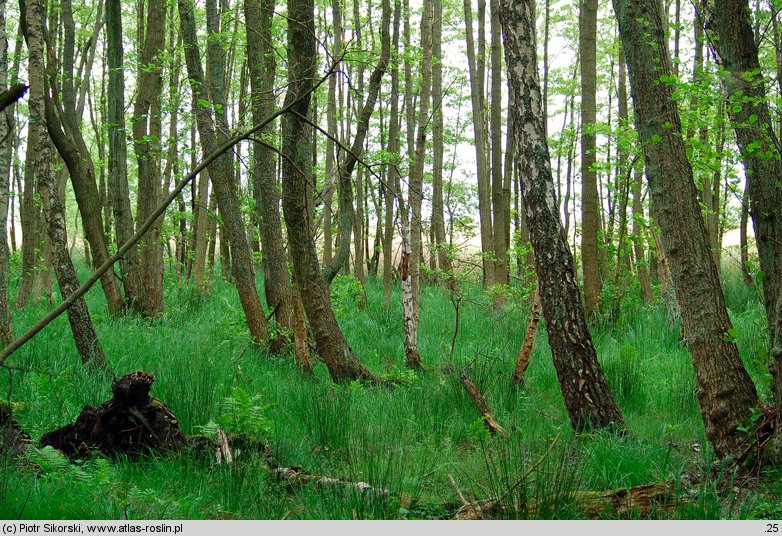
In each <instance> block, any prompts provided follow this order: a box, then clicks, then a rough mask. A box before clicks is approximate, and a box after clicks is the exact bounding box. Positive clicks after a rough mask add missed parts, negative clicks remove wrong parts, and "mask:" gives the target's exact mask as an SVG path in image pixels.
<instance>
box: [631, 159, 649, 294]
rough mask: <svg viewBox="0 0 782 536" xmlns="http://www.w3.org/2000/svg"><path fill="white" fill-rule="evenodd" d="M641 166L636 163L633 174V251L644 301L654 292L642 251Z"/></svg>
mask: <svg viewBox="0 0 782 536" xmlns="http://www.w3.org/2000/svg"><path fill="white" fill-rule="evenodd" d="M643 177H644V176H643V167H641V165H640V164H639V165H636V167H635V172H634V176H633V185H632V187H631V188H632V192H633V229H632V232H633V251H634V253H635V271H636V273H637V274H638V282H639V283H640V284H641V296H642V297H643V300H644V301H645V302H646V303H652V302H653V301H654V292H653V291H652V285H651V283H650V282H649V270H648V268H647V266H646V254H645V252H644V242H645V240H644V232H643V222H644V207H643V202H642V200H641V190H642V186H643Z"/></svg>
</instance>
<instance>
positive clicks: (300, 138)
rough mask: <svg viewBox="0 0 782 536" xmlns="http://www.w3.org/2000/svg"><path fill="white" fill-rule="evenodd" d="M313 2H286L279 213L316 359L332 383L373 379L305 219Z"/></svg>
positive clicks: (312, 46) (311, 73) (310, 132)
mask: <svg viewBox="0 0 782 536" xmlns="http://www.w3.org/2000/svg"><path fill="white" fill-rule="evenodd" d="M314 18H315V17H314V3H313V0H288V20H290V21H295V23H293V22H291V24H289V25H288V92H287V94H286V95H285V106H286V107H288V106H290V113H288V114H286V115H285V116H284V117H283V120H282V153H283V154H284V155H285V158H283V159H282V208H283V212H284V216H285V223H286V225H287V228H288V242H289V247H290V249H291V255H292V257H293V261H294V262H293V270H294V273H295V277H296V281H297V283H298V285H299V292H300V293H301V298H302V302H303V305H304V309H305V312H306V313H307V318H308V320H309V322H310V326H311V328H312V330H313V332H314V333H315V342H316V344H317V348H318V353H319V354H320V356H321V358H323V361H324V362H325V363H326V366H327V367H328V369H329V373H330V374H331V377H332V379H333V380H334V381H336V382H342V381H350V380H356V379H372V378H373V376H372V374H371V373H370V372H369V371H368V370H367V369H366V368H365V367H364V365H362V364H361V362H360V361H359V360H358V358H357V357H356V355H355V354H354V353H353V350H351V348H350V346H349V345H348V342H347V340H346V339H345V336H344V335H343V334H342V330H341V329H340V327H339V324H337V319H336V317H335V316H334V311H333V310H332V308H331V304H330V301H329V298H328V295H327V293H326V285H325V283H324V281H323V278H322V277H321V273H320V265H319V263H318V257H317V253H316V250H315V238H314V236H313V231H312V225H311V222H310V218H309V214H310V212H309V210H308V209H307V207H308V202H309V199H308V197H307V186H306V185H307V183H308V182H309V181H311V180H312V175H311V170H312V166H311V164H312V155H311V153H310V152H311V150H312V143H311V140H310V136H311V135H312V128H311V127H310V124H309V122H308V120H307V116H308V113H309V107H310V97H311V93H312V91H313V89H314V84H313V76H314V74H315V21H314Z"/></svg>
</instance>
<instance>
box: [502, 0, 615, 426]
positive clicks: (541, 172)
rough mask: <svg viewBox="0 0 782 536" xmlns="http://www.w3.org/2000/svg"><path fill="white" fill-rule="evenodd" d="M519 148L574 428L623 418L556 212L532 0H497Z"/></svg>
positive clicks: (547, 312)
mask: <svg viewBox="0 0 782 536" xmlns="http://www.w3.org/2000/svg"><path fill="white" fill-rule="evenodd" d="M500 22H501V23H502V28H503V34H504V35H505V62H506V65H507V68H508V79H509V81H510V84H509V85H510V106H511V109H512V110H513V112H514V118H513V121H512V128H513V129H514V132H515V134H514V136H513V139H514V142H515V143H516V155H517V158H518V159H519V165H520V166H521V177H522V180H523V189H522V194H523V196H524V207H525V210H526V213H527V221H528V222H529V227H530V235H531V238H532V245H533V247H534V250H535V267H536V271H537V275H538V282H539V283H538V289H539V292H540V299H541V304H542V306H543V314H544V316H545V318H546V329H547V331H548V337H549V344H550V346H551V353H552V356H553V358H554V366H555V368H556V370H557V376H558V378H559V384H560V388H561V389H562V395H563V397H564V399H565V405H566V406H567V410H568V415H569V416H570V421H571V423H572V424H573V427H574V428H575V429H576V430H579V431H581V430H585V429H587V428H590V427H592V428H604V427H609V426H622V425H623V420H622V414H621V413H620V411H619V407H618V406H617V405H616V402H615V401H614V397H613V395H612V394H611V390H610V389H609V387H608V383H607V382H606V379H605V376H604V375H603V371H602V369H601V367H600V363H599V362H598V360H597V353H596V352H595V346H594V344H593V343H592V337H591V335H590V333H589V328H588V327H587V324H586V318H585V315H584V308H583V306H582V305H581V293H580V292H579V288H578V281H577V279H576V274H575V270H574V268H573V256H572V255H571V253H570V250H569V249H568V245H567V238H566V236H565V232H564V230H563V228H562V223H561V222H560V218H559V208H558V205H557V203H556V198H555V189H554V181H553V179H552V175H551V160H550V157H549V151H548V143H547V141H546V133H545V128H544V122H545V118H544V117H543V107H542V104H541V95H540V83H539V81H538V73H537V58H536V52H535V34H534V32H535V19H534V15H533V7H532V0H523V1H514V0H501V1H500Z"/></svg>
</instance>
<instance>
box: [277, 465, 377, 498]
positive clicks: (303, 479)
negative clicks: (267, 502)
mask: <svg viewBox="0 0 782 536" xmlns="http://www.w3.org/2000/svg"><path fill="white" fill-rule="evenodd" d="M272 474H273V475H274V476H275V477H277V478H279V479H280V480H285V481H286V482H288V484H291V485H303V484H313V483H314V484H318V485H319V486H338V487H344V488H352V489H355V490H357V491H360V492H362V493H376V494H379V495H384V496H389V495H390V494H391V493H390V492H389V491H388V490H387V489H385V488H377V487H374V486H372V485H371V484H367V483H366V482H351V481H350V480H342V479H339V478H333V477H330V476H323V475H313V474H311V473H308V472H306V471H305V470H304V469H302V468H301V467H298V466H293V467H276V468H274V469H272Z"/></svg>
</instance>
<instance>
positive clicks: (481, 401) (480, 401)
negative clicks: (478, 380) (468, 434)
mask: <svg viewBox="0 0 782 536" xmlns="http://www.w3.org/2000/svg"><path fill="white" fill-rule="evenodd" d="M459 380H460V381H461V382H462V385H464V388H465V389H467V392H468V393H469V394H470V398H472V401H473V404H475V408H476V409H477V410H478V412H479V413H480V414H481V415H482V416H483V424H485V425H486V428H487V429H488V430H489V433H491V434H499V435H501V436H503V437H508V432H507V430H505V428H503V427H502V426H500V425H499V423H498V422H497V421H496V420H494V416H493V415H492V413H491V410H490V409H489V404H487V403H486V399H485V398H483V395H482V394H481V392H480V391H479V390H478V387H477V386H476V385H475V382H473V381H472V379H471V378H470V377H469V376H468V375H467V374H462V375H461V376H460V377H459Z"/></svg>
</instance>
